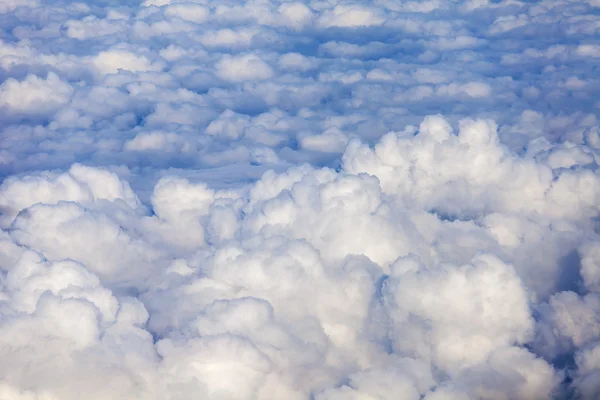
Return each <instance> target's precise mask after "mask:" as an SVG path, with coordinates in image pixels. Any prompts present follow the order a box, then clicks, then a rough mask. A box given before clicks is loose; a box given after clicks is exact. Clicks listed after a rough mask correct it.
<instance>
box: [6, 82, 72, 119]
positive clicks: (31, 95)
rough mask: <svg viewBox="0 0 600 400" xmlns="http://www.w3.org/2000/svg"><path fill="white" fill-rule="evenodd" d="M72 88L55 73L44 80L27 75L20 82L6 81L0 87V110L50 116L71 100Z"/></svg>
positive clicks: (10, 112)
mask: <svg viewBox="0 0 600 400" xmlns="http://www.w3.org/2000/svg"><path fill="white" fill-rule="evenodd" d="M72 94H73V88H72V87H71V85H69V84H68V83H67V82H64V81H62V80H61V79H60V77H59V76H58V75H56V74H55V73H52V72H50V73H48V76H47V77H46V79H43V78H40V77H38V76H36V75H28V76H27V77H26V78H25V79H23V80H22V81H18V80H16V79H14V78H9V79H7V80H6V81H5V82H4V83H3V84H2V85H0V108H5V109H6V112H8V113H9V114H13V113H14V114H16V115H19V114H25V115H31V114H33V115H36V114H46V115H48V114H51V113H52V112H55V111H57V110H58V109H59V108H60V107H61V106H64V105H65V104H66V103H68V102H69V100H70V99H71V95H72Z"/></svg>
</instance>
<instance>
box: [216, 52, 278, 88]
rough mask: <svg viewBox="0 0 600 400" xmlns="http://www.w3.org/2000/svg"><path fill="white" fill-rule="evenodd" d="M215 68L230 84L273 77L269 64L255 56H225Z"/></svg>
mask: <svg viewBox="0 0 600 400" xmlns="http://www.w3.org/2000/svg"><path fill="white" fill-rule="evenodd" d="M215 68H216V70H217V75H218V76H219V77H221V78H222V79H224V80H227V81H230V82H244V81H256V80H264V79H269V78H271V77H272V76H273V70H272V69H271V67H270V66H269V64H267V63H265V62H264V61H263V60H262V59H261V58H260V57H258V56H257V55H255V54H244V55H239V56H229V55H225V56H223V58H221V60H219V62H218V63H217V64H216V65H215Z"/></svg>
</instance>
